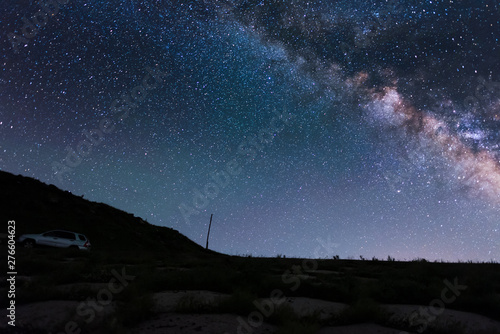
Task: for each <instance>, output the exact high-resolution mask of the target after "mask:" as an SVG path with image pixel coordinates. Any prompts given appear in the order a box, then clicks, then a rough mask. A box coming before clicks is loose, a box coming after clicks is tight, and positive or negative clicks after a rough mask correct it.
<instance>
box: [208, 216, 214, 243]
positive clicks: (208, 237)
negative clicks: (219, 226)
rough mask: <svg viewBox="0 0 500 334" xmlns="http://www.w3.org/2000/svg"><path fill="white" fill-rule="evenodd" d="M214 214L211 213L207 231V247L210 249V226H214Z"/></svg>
mask: <svg viewBox="0 0 500 334" xmlns="http://www.w3.org/2000/svg"><path fill="white" fill-rule="evenodd" d="M213 216H214V214H213V213H212V214H211V215H210V224H209V225H208V233H207V247H206V249H208V238H209V237H210V227H211V226H212V217H213Z"/></svg>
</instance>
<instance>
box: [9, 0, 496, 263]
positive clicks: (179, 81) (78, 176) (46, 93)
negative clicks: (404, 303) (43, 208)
mask: <svg viewBox="0 0 500 334" xmlns="http://www.w3.org/2000/svg"><path fill="white" fill-rule="evenodd" d="M0 31H1V40H0V66H1V67H0V169H1V170H4V171H8V172H11V173H14V174H22V175H26V176H31V177H34V178H37V179H39V180H41V181H43V182H45V183H49V184H55V185H56V186H58V187H60V188H62V189H64V190H69V191H71V192H72V193H73V194H76V195H83V196H84V197H85V198H87V199H90V200H93V201H99V202H104V203H107V204H110V205H112V206H115V207H117V208H120V209H122V210H125V211H128V212H131V213H133V214H134V215H136V216H140V217H142V218H143V219H145V220H147V221H148V222H150V223H152V224H156V225H162V226H168V227H172V228H174V229H176V230H178V231H180V232H181V233H183V234H184V235H186V236H188V237H189V238H190V239H192V240H194V241H195V242H197V243H199V244H201V245H205V238H206V233H207V228H208V223H209V219H210V215H211V214H212V213H213V215H214V218H213V223H212V230H211V238H210V248H211V249H214V250H216V251H219V252H223V253H227V254H237V255H244V254H253V255H254V256H259V255H262V256H276V255H278V254H284V255H286V256H300V257H322V258H323V257H332V256H333V255H339V256H340V257H341V258H349V257H354V258H359V256H360V255H361V256H363V257H365V258H372V257H373V256H375V257H378V258H386V257H387V256H388V255H391V256H392V257H395V258H396V259H401V260H403V259H406V260H411V259H415V258H426V259H429V260H435V259H443V260H448V261H456V260H479V261H488V260H496V261H498V260H500V215H499V213H500V210H499V209H500V153H499V151H500V146H499V145H500V131H499V130H500V45H499V43H500V42H499V38H500V4H498V2H497V1H493V0H490V1H487V0H460V1H458V0H438V1H434V0H433V1H430V0H425V1H421V0H419V1H416V0H415V1H413V0H411V1H406V0H402V1H393V0H387V1H384V0H341V1H334V0H331V1H325V0H317V1H309V2H308V1H295V0H289V1H284V0H283V1H281V0H270V1H268V0H265V1H260V0H249V1H247V0H205V1H146V0H143V1H129V0H110V1H98V0H88V1H76V0H58V1H55V0H54V1H50V0H47V1H45V2H44V1H42V2H41V3H38V2H35V1H29V0H15V1H14V0H3V1H2V4H0Z"/></svg>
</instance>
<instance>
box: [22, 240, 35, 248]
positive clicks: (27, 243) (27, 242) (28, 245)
mask: <svg viewBox="0 0 500 334" xmlns="http://www.w3.org/2000/svg"><path fill="white" fill-rule="evenodd" d="M23 245H24V247H25V248H33V247H35V242H34V241H33V240H31V239H28V240H25V241H24V242H23Z"/></svg>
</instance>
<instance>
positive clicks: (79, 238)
mask: <svg viewBox="0 0 500 334" xmlns="http://www.w3.org/2000/svg"><path fill="white" fill-rule="evenodd" d="M18 241H19V242H20V243H22V244H23V245H24V247H26V248H33V247H34V246H35V245H40V246H50V247H59V248H75V249H80V250H90V241H89V239H87V237H86V236H84V235H83V234H81V233H76V232H70V231H63V230H54V231H48V232H44V233H41V234H23V235H21V236H20V237H19V239H18Z"/></svg>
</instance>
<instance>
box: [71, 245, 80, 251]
mask: <svg viewBox="0 0 500 334" xmlns="http://www.w3.org/2000/svg"><path fill="white" fill-rule="evenodd" d="M68 248H69V249H72V250H79V249H80V248H78V246H75V245H73V246H69V247H68Z"/></svg>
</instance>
